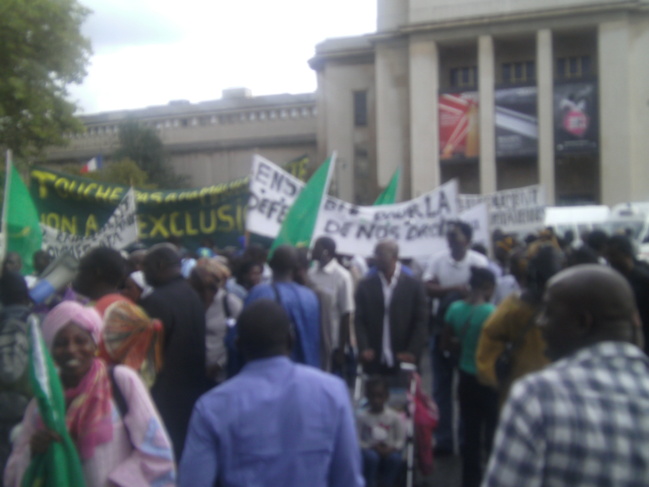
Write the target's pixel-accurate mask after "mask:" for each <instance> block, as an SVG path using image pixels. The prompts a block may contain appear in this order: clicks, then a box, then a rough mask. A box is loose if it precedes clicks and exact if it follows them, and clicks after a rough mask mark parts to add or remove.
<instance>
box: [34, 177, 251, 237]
mask: <svg viewBox="0 0 649 487" xmlns="http://www.w3.org/2000/svg"><path fill="white" fill-rule="evenodd" d="M128 189H129V188H128V187H127V186H122V185H119V184H110V183H104V182H100V181H95V180H92V179H88V178H84V177H79V176H73V175H70V174H63V173H59V172H57V171H52V170H50V169H44V168H36V169H33V170H32V171H31V186H30V192H31V195H32V198H33V200H34V203H35V205H36V208H37V210H38V214H39V217H40V222H41V223H42V224H45V225H47V226H49V227H52V228H54V229H56V230H59V231H61V232H67V233H69V234H71V235H78V236H82V237H90V236H92V235H93V234H95V233H96V232H98V231H99V230H100V229H101V227H102V226H103V225H104V224H105V223H106V222H107V221H108V219H109V218H110V216H111V215H112V213H113V211H114V209H115V205H116V204H118V203H119V202H120V201H121V200H122V198H123V196H124V195H125V194H126V193H127V191H128ZM135 198H136V201H137V221H138V234H139V239H140V240H141V241H143V242H144V243H145V244H147V245H152V244H154V243H157V242H161V241H164V240H166V239H168V238H169V237H172V236H173V237H180V238H182V239H183V244H184V245H185V246H186V247H188V248H197V247H199V246H200V245H201V241H202V240H203V239H204V238H206V237H209V238H211V239H212V240H213V242H214V243H215V244H216V245H218V246H220V247H225V246H227V245H237V244H238V238H239V237H240V236H241V235H243V233H244V229H245V207H246V203H247V200H248V178H242V179H239V180H236V181H233V182H230V183H225V184H218V185H212V186H206V187H203V188H194V189H181V190H136V191H135Z"/></svg>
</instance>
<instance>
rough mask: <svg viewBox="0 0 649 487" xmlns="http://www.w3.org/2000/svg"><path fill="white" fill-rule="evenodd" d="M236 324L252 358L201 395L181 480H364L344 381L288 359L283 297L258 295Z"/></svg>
mask: <svg viewBox="0 0 649 487" xmlns="http://www.w3.org/2000/svg"><path fill="white" fill-rule="evenodd" d="M237 327H238V328H239V347H240V349H241V351H242V352H243V355H244V357H245V358H246V359H247V364H246V365H245V366H244V368H243V369H242V370H241V372H239V374H237V375H236V376H235V377H233V378H232V379H230V380H229V381H227V382H225V383H224V384H222V385H221V386H219V387H217V388H215V389H212V390H211V391H210V392H208V393H207V394H205V395H203V396H202V397H201V399H200V400H199V401H198V402H197V404H196V406H195V408H194V413H193V415H192V419H191V422H190V426H189V434H188V436H187V440H186V443H185V450H184V452H183V456H182V460H181V462H180V470H179V485H180V486H186V487H189V486H191V487H200V486H206V487H207V486H209V487H212V486H214V485H219V486H221V487H256V486H260V487H261V486H282V487H305V486H309V487H325V486H331V487H362V486H363V485H364V481H363V476H362V473H361V457H360V449H359V447H358V442H357V438H356V431H355V428H354V419H353V415H352V408H351V404H350V400H349V394H348V392H347V389H346V387H345V384H344V383H343V382H342V381H341V380H340V379H338V378H336V377H334V376H332V375H329V374H325V373H323V372H320V371H319V370H317V369H315V368H313V367H308V366H304V365H300V364H296V363H294V362H292V361H291V360H290V359H289V358H288V352H289V350H290V349H291V346H292V336H291V326H290V321H289V318H288V316H287V314H286V312H285V311H284V309H283V308H282V306H281V305H279V304H278V303H276V302H274V301H272V300H269V299H260V300H258V301H255V302H254V303H252V304H250V305H249V306H247V307H246V308H245V309H244V311H243V312H242V313H241V315H240V316H239V321H238V324H237Z"/></svg>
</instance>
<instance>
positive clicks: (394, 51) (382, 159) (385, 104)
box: [376, 43, 410, 198]
mask: <svg viewBox="0 0 649 487" xmlns="http://www.w3.org/2000/svg"><path fill="white" fill-rule="evenodd" d="M404 51H406V52H404ZM407 79H408V56H407V46H406V45H405V44H402V43H395V44H387V43H386V44H379V45H377V47H376V148H377V157H376V158H377V171H376V177H377V182H378V185H379V187H385V186H387V185H388V183H389V182H390V179H391V178H392V175H393V174H394V171H395V170H396V169H397V168H399V167H400V168H401V174H402V176H403V178H402V181H403V182H404V183H405V184H402V187H401V193H402V198H409V197H410V167H409V166H406V161H407V159H408V158H407V155H408V152H410V150H409V149H410V148H409V137H408V135H407V134H408V130H409V129H408V112H409V111H410V107H409V101H408V85H407Z"/></svg>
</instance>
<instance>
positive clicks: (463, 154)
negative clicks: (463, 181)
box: [439, 91, 480, 160]
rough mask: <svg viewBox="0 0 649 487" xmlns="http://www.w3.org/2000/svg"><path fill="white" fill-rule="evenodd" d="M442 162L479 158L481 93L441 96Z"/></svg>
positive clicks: (440, 134) (472, 92)
mask: <svg viewBox="0 0 649 487" xmlns="http://www.w3.org/2000/svg"><path fill="white" fill-rule="evenodd" d="M439 147H440V159H442V160H463V159H474V158H477V157H478V156H479V155H480V125H479V112H478V92H477V91H466V92H462V93H444V94H442V95H439Z"/></svg>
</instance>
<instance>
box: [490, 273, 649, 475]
mask: <svg viewBox="0 0 649 487" xmlns="http://www.w3.org/2000/svg"><path fill="white" fill-rule="evenodd" d="M647 298H648V299H649V296H648V297H647ZM637 316H638V315H637V310H636V307H635V303H634V297H633V292H632V291H631V288H630V287H629V285H628V284H627V282H626V280H625V279H624V277H622V275H621V274H618V273H617V272H616V271H614V270H612V269H610V268H607V267H604V266H598V265H583V266H577V267H572V268H570V269H567V270H565V271H563V272H561V273H559V274H557V275H556V276H555V277H554V278H553V279H552V280H550V281H549V283H548V287H547V290H546V293H545V297H544V312H543V314H542V315H541V317H540V318H539V323H538V324H539V326H541V327H542V328H543V331H544V334H545V337H546V341H547V353H548V355H549V356H550V358H551V359H552V360H555V361H556V362H555V363H554V364H553V365H550V366H548V367H547V368H546V369H544V370H542V371H540V372H537V373H534V374H531V375H529V376H527V377H525V378H523V379H521V380H520V381H519V382H517V383H516V384H515V385H514V388H513V389H512V392H511V394H510V396H509V399H508V401H507V403H506V405H505V408H504V410H503V412H502V415H501V421H500V424H499V427H498V433H497V435H496V443H495V447H494V450H493V453H492V456H491V459H490V462H489V467H488V471H487V474H486V477H485V479H484V482H483V487H493V486H512V487H521V486H525V487H540V486H552V487H558V486H566V487H582V486H584V487H585V486H589V487H591V486H595V485H602V486H604V485H606V486H616V487H632V486H633V487H635V486H637V487H640V486H643V487H644V486H647V485H649V360H648V359H647V356H646V355H645V354H644V353H643V352H642V351H641V350H640V348H638V347H637V346H636V345H634V344H633V343H637V344H640V343H641V331H640V324H639V319H638V318H637Z"/></svg>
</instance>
